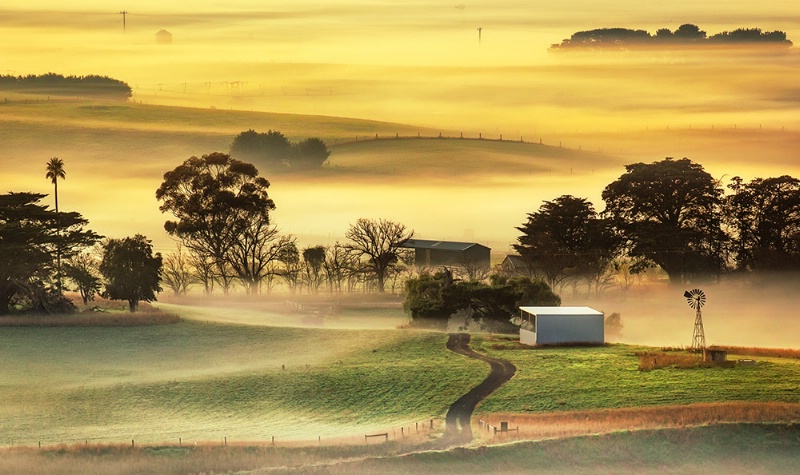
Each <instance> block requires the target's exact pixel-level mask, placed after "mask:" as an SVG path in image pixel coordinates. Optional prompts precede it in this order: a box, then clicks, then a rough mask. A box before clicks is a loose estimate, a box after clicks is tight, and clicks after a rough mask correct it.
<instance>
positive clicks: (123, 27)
mask: <svg viewBox="0 0 800 475" xmlns="http://www.w3.org/2000/svg"><path fill="white" fill-rule="evenodd" d="M119 14H120V15H122V33H123V34H124V33H125V15H127V14H128V10H122V11H121V12H119Z"/></svg>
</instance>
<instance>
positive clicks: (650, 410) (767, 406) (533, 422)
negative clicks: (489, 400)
mask: <svg viewBox="0 0 800 475" xmlns="http://www.w3.org/2000/svg"><path fill="white" fill-rule="evenodd" d="M481 420H482V421H483V424H482V423H480V422H479V421H477V420H476V421H474V422H473V433H474V434H475V435H476V436H477V437H480V438H483V439H493V438H500V437H503V438H509V439H519V440H541V439H550V438H560V437H572V436H576V435H585V434H605V433H610V432H615V431H621V430H639V429H661V428H685V427H696V426H703V425H707V424H715V423H739V422H754V423H763V422H780V423H784V422H797V421H800V403H781V402H730V403H699V404H689V405H676V406H659V407H637V408H623V409H604V410H596V411H570V412H554V413H545V414H507V413H506V414H504V413H495V414H491V415H484V416H482V417H481ZM503 421H504V422H508V426H509V428H510V429H516V428H517V427H518V428H519V430H518V431H513V432H508V433H505V434H503V433H500V432H498V433H497V434H495V433H494V431H493V430H490V429H489V428H488V427H487V426H488V425H491V426H494V427H499V426H500V422H503Z"/></svg>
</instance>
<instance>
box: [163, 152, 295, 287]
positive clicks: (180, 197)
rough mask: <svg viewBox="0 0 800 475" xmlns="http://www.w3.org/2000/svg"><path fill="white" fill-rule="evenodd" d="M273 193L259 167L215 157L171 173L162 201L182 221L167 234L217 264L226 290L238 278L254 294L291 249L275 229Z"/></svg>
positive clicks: (219, 155) (171, 223)
mask: <svg viewBox="0 0 800 475" xmlns="http://www.w3.org/2000/svg"><path fill="white" fill-rule="evenodd" d="M268 189H269V181H267V179H266V178H264V177H261V176H259V175H258V170H257V169H256V167H255V166H254V165H253V164H251V163H246V162H242V161H239V160H236V159H234V158H231V156H230V155H227V154H224V153H219V152H215V153H211V154H208V155H203V156H202V157H200V158H198V157H191V158H189V159H188V160H186V161H185V162H183V164H182V165H180V166H178V167H177V168H175V169H174V170H172V171H169V172H167V173H165V174H164V182H163V183H162V184H161V186H160V187H159V188H158V190H157V191H156V198H158V199H159V200H161V201H162V204H161V207H160V209H161V211H162V212H170V213H172V214H173V215H174V216H175V217H176V218H177V220H176V221H167V222H166V223H165V224H164V228H165V229H166V230H167V232H168V233H169V234H170V235H172V236H175V237H177V238H179V239H180V240H181V241H182V242H183V244H184V246H186V247H187V248H189V249H190V250H191V251H192V252H193V253H195V254H197V255H200V256H206V257H207V258H208V259H209V260H210V261H211V262H212V263H213V265H214V267H215V269H216V276H217V278H218V279H219V280H220V283H221V284H222V286H223V289H227V288H228V287H229V286H230V281H231V279H234V278H237V277H238V278H239V279H240V280H241V281H242V282H243V283H244V284H245V286H246V287H247V288H248V290H250V291H253V290H254V289H257V288H258V284H259V282H260V280H261V279H263V277H264V275H265V272H266V269H267V268H268V264H269V263H270V262H271V261H273V260H275V259H276V258H277V255H278V251H279V250H280V245H284V244H285V242H284V241H285V240H280V239H278V233H277V230H276V229H275V227H274V226H273V225H271V223H270V211H272V210H274V209H275V203H274V202H273V201H272V199H271V198H270V197H269V194H268ZM276 240H277V242H276Z"/></svg>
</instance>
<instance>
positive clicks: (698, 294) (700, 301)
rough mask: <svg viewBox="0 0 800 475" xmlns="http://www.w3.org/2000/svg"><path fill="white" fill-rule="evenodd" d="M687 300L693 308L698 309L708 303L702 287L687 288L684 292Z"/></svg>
mask: <svg viewBox="0 0 800 475" xmlns="http://www.w3.org/2000/svg"><path fill="white" fill-rule="evenodd" d="M683 296H684V297H686V301H687V302H688V303H689V306H690V307H692V308H693V309H698V308H700V307H702V306H703V305H705V304H706V294H705V292H703V291H702V290H700V289H692V290H687V291H686V292H684V293H683Z"/></svg>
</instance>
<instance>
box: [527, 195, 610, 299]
mask: <svg viewBox="0 0 800 475" xmlns="http://www.w3.org/2000/svg"><path fill="white" fill-rule="evenodd" d="M517 229H518V230H519V231H521V232H522V235H520V236H519V237H518V238H517V241H518V244H515V245H514V249H515V250H516V251H517V252H518V253H519V254H520V256H521V257H522V258H523V259H524V260H525V261H526V263H527V264H528V266H529V267H530V268H531V269H533V270H534V271H536V272H538V273H540V274H541V275H543V276H544V278H545V279H546V280H547V283H548V284H549V285H550V286H551V287H553V288H556V287H559V286H561V285H562V283H563V281H564V279H565V278H566V277H568V276H574V277H577V276H583V277H586V278H587V279H588V280H589V281H590V282H592V281H593V280H594V279H596V278H597V276H598V275H599V274H601V273H602V272H603V271H604V270H605V269H606V268H607V267H608V265H609V264H610V262H611V261H612V260H613V259H614V257H615V255H616V254H617V251H618V249H619V239H617V237H616V236H615V234H614V233H613V231H612V229H611V226H610V223H609V221H607V220H605V219H601V218H600V217H598V215H597V213H596V212H595V210H594V207H593V205H592V203H590V202H589V201H587V200H586V199H585V198H576V197H574V196H571V195H563V196H560V197H558V198H556V199H555V200H553V201H545V202H544V204H542V206H541V207H540V208H539V210H538V211H536V212H534V213H529V214H528V220H527V222H526V223H525V224H523V225H522V226H520V227H518V228H517Z"/></svg>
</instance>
